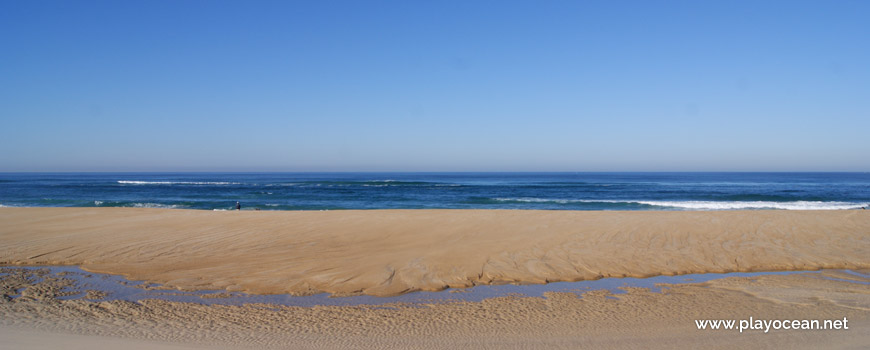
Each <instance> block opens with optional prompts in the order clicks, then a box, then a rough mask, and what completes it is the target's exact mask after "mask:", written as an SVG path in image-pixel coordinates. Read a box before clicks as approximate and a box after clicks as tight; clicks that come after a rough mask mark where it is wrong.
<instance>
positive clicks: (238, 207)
mask: <svg viewBox="0 0 870 350" xmlns="http://www.w3.org/2000/svg"><path fill="white" fill-rule="evenodd" d="M236 210H242V205H241V204H240V203H239V202H236Z"/></svg>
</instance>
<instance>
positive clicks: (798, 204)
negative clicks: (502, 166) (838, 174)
mask: <svg viewBox="0 0 870 350" xmlns="http://www.w3.org/2000/svg"><path fill="white" fill-rule="evenodd" d="M493 200H494V201H496V202H501V203H551V204H571V203H589V204H595V203H607V204H625V205H646V206H650V207H658V208H670V209H683V210H741V209H783V210H846V209H861V208H862V207H866V206H868V205H870V203H855V202H823V201H792V202H769V201H654V200H604V199H597V200H596V199H547V198H494V199H493Z"/></svg>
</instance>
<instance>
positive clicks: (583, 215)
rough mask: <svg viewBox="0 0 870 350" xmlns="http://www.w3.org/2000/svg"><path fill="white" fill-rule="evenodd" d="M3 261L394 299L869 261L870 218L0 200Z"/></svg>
mask: <svg viewBox="0 0 870 350" xmlns="http://www.w3.org/2000/svg"><path fill="white" fill-rule="evenodd" d="M0 223H2V225H0V240H2V242H3V244H2V247H0V263H2V264H32V265H39V264H63V265H81V266H82V267H83V268H84V269H86V270H90V271H94V272H104V273H113V274H122V275H125V276H127V277H128V278H130V279H135V280H147V281H151V282H156V283H161V284H166V285H169V286H173V287H176V288H182V289H227V290H232V291H235V290H240V291H246V292H250V293H293V294H312V293H318V292H329V293H334V294H338V295H347V294H370V295H379V296H386V295H395V294H400V293H405V292H410V291H415V290H441V289H444V288H446V287H468V286H472V285H475V284H487V283H511V282H513V283H544V282H552V281H575V280H582V279H595V278H600V277H611V276H631V277H646V276H653V275H659V274H683V273H705V272H732V271H763V270H810V269H820V268H833V269H841V268H846V269H856V268H870V212H867V211H861V210H848V211H776V210H771V211H767V210H759V211H716V212H676V211H675V212H662V211H655V212H653V211H649V212H646V211H631V212H624V211H608V212H589V211H532V210H347V211H322V212H317V211H280V212H279V211H274V212H272V211H241V212H234V211H231V212H211V211H198V210H179V209H140V208H0Z"/></svg>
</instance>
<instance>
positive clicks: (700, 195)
mask: <svg viewBox="0 0 870 350" xmlns="http://www.w3.org/2000/svg"><path fill="white" fill-rule="evenodd" d="M237 201H238V202H240V203H241V206H242V209H243V210H255V209H260V210H341V209H435V208H444V209H544V210H741V209H750V210H751V209H783V210H811V209H829V210H836V209H858V208H861V207H867V206H870V173H253V174H242V173H0V206H3V207H137V208H179V209H201V210H230V209H232V208H233V207H234V206H235V203H236V202H237Z"/></svg>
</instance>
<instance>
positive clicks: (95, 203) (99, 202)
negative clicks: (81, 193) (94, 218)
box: [94, 201, 103, 207]
mask: <svg viewBox="0 0 870 350" xmlns="http://www.w3.org/2000/svg"><path fill="white" fill-rule="evenodd" d="M94 205H96V206H98V207H99V206H101V205H103V201H94Z"/></svg>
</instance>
